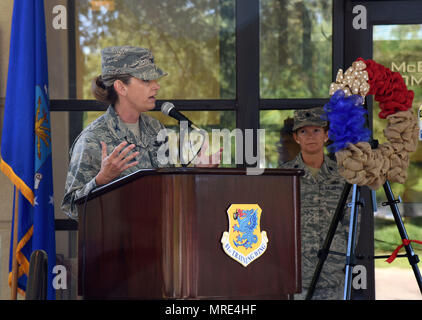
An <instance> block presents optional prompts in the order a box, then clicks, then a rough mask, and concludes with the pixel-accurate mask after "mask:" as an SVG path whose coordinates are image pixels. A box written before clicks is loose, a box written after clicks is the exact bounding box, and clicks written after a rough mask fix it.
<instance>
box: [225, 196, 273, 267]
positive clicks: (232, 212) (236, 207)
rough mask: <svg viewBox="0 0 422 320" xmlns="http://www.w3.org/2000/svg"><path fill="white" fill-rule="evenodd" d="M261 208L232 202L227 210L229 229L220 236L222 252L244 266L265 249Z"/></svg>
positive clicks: (265, 238)
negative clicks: (261, 225)
mask: <svg viewBox="0 0 422 320" xmlns="http://www.w3.org/2000/svg"><path fill="white" fill-rule="evenodd" d="M261 213H262V210H261V208H260V207H259V206H258V205H257V204H232V205H231V206H230V208H229V209H228V210H227V216H228V218H229V231H225V232H224V233H223V236H222V237H221V244H222V246H223V250H224V252H225V253H226V254H227V255H228V256H229V257H230V258H232V259H234V260H236V261H237V262H239V263H240V264H242V265H243V266H244V267H247V266H248V264H249V263H251V262H252V261H254V260H255V259H257V258H259V257H260V256H261V255H262V254H263V253H264V252H265V250H266V249H267V243H268V238H267V233H266V232H265V231H262V232H261V227H260V221H261Z"/></svg>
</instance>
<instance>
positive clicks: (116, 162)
mask: <svg viewBox="0 0 422 320" xmlns="http://www.w3.org/2000/svg"><path fill="white" fill-rule="evenodd" d="M126 145H127V142H126V141H124V142H122V143H121V144H119V145H118V146H117V147H116V148H114V150H113V152H112V153H110V155H108V156H107V145H106V144H105V143H104V142H103V141H101V148H102V150H101V151H102V157H101V158H102V159H101V169H100V172H98V174H97V176H96V177H95V182H96V183H97V185H103V184H106V183H109V182H110V181H112V180H113V179H115V178H116V177H118V176H119V175H120V174H121V173H122V172H123V171H125V170H126V169H129V168H131V167H133V166H135V165H137V164H138V161H134V162H131V163H129V161H130V160H132V159H133V158H135V157H136V156H137V155H138V154H139V152H134V153H132V154H130V155H129V156H127V155H128V154H129V152H130V151H131V150H132V149H133V148H135V145H134V144H131V145H129V146H128V147H126V148H125V146H126ZM123 148H124V149H123Z"/></svg>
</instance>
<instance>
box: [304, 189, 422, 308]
mask: <svg viewBox="0 0 422 320" xmlns="http://www.w3.org/2000/svg"><path fill="white" fill-rule="evenodd" d="M360 188H361V187H359V186H357V185H356V184H354V185H353V194H352V202H351V203H350V204H349V205H348V206H349V207H350V223H349V236H348V242H347V251H346V271H345V282H344V294H343V299H344V300H350V299H351V292H352V274H353V267H354V266H355V265H356V259H357V256H356V254H355V248H356V234H357V221H358V207H363V206H364V203H363V201H362V200H361V194H360ZM383 188H384V191H385V194H386V196H387V200H388V201H387V202H386V203H385V205H389V206H390V208H391V212H392V214H393V217H394V221H395V223H396V225H397V228H398V230H399V233H400V237H401V239H402V241H403V243H408V242H407V241H408V240H409V238H408V236H407V232H406V229H405V227H404V224H403V220H402V219H401V216H400V212H399V209H398V206H397V203H398V202H400V201H399V200H396V199H394V195H393V192H392V191H391V187H390V183H389V182H388V181H386V182H385V183H384V185H383ZM351 189H352V185H351V184H350V183H346V184H345V186H344V189H343V192H342V194H341V196H340V200H339V202H338V204H337V208H336V211H335V213H334V216H333V219H332V221H331V224H330V227H329V229H328V233H327V236H326V238H325V241H324V245H323V247H322V249H321V250H320V251H319V253H318V258H319V261H318V264H317V266H316V268H315V271H314V275H313V278H312V281H311V285H310V288H309V290H308V292H307V294H306V300H310V299H312V296H313V294H314V291H315V287H316V284H317V282H318V279H319V276H320V274H321V271H322V267H323V265H324V262H325V260H326V259H327V256H328V254H329V253H332V252H330V251H329V250H330V246H331V242H332V240H333V238H334V235H335V232H336V229H337V227H338V224H339V222H340V220H341V219H342V217H343V215H344V208H345V206H346V202H347V198H348V195H349V193H350V190H351ZM404 240H407V241H406V242H405V241H404ZM404 247H405V249H406V254H405V255H401V256H400V257H403V256H405V257H407V258H408V260H409V263H410V265H411V266H412V269H413V273H414V274H415V277H416V281H417V283H418V286H419V290H420V292H421V294H422V278H421V274H420V271H419V267H418V262H419V258H418V256H417V255H415V253H414V251H413V248H412V245H411V244H410V243H408V244H405V245H404ZM359 258H361V257H359ZM371 258H374V259H375V258H381V257H371Z"/></svg>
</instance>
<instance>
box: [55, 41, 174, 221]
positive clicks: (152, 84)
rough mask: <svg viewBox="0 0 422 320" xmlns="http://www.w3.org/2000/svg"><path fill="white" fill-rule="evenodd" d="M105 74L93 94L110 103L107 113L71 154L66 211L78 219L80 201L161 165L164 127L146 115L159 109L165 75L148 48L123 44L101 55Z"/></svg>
mask: <svg viewBox="0 0 422 320" xmlns="http://www.w3.org/2000/svg"><path fill="white" fill-rule="evenodd" d="M101 59H102V74H101V75H100V76H99V77H97V78H96V79H94V81H93V84H92V92H93V94H94V96H95V97H96V98H97V100H99V101H101V102H106V103H108V104H109V107H108V109H107V112H106V113H105V114H104V115H102V116H101V117H99V118H98V119H96V120H95V121H94V122H92V123H91V124H90V125H89V126H88V127H87V128H85V129H84V130H83V131H82V132H81V134H80V135H79V136H78V137H77V138H76V140H75V142H74V143H73V146H72V148H71V150H70V155H71V159H70V163H69V170H68V175H67V180H66V185H65V195H64V199H63V202H62V209H63V211H64V212H65V213H66V214H67V215H68V216H69V217H71V218H74V219H77V210H76V207H75V204H74V201H75V199H77V198H80V197H82V196H85V195H87V194H88V192H89V191H90V190H92V189H93V188H94V187H96V186H99V185H104V184H106V183H109V182H111V181H112V180H114V179H116V178H118V177H121V176H125V175H127V174H130V173H132V172H135V171H137V170H139V169H141V168H156V167H159V163H158V161H157V151H158V148H159V147H160V143H158V141H157V135H158V132H159V131H160V130H162V129H164V126H163V125H162V124H161V123H160V122H159V121H158V120H156V119H154V118H152V117H149V116H147V115H145V114H144V112H146V111H150V110H152V109H154V107H155V100H156V99H155V96H156V95H157V93H158V90H159V89H160V86H159V84H158V83H157V79H159V78H161V77H162V76H165V75H166V73H164V72H163V71H162V70H161V69H159V68H158V67H157V66H156V65H155V64H154V58H153V56H152V54H151V52H150V51H149V50H148V49H144V48H137V47H130V46H123V47H109V48H105V49H103V50H102V51H101Z"/></svg>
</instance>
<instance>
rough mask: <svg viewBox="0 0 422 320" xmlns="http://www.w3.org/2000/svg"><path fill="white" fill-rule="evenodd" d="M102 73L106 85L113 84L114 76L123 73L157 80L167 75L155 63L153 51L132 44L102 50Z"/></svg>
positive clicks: (142, 78)
mask: <svg viewBox="0 0 422 320" xmlns="http://www.w3.org/2000/svg"><path fill="white" fill-rule="evenodd" d="M101 73H102V74H101V76H102V78H103V81H104V84H105V85H106V86H111V85H112V84H113V82H114V80H113V77H114V76H116V75H121V74H130V75H131V76H133V77H135V78H138V79H141V80H156V79H158V78H161V77H163V76H166V75H167V73H165V72H164V71H163V70H161V69H160V68H158V67H157V66H156V65H155V64H154V57H153V55H152V53H151V51H149V50H148V49H145V48H139V47H131V46H121V47H108V48H104V49H103V50H101Z"/></svg>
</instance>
